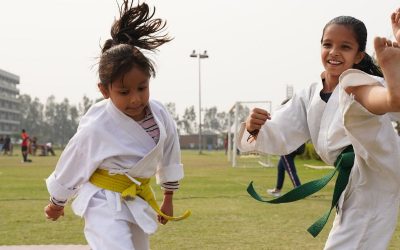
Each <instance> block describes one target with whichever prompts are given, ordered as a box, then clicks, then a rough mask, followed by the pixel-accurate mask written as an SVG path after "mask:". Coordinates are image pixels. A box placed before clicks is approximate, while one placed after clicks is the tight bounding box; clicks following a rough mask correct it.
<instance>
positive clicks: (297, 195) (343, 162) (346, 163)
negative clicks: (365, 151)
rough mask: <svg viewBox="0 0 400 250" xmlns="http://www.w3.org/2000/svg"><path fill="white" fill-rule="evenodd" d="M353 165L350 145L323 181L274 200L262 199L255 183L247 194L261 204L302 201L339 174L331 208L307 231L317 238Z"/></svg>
mask: <svg viewBox="0 0 400 250" xmlns="http://www.w3.org/2000/svg"><path fill="white" fill-rule="evenodd" d="M353 164H354V150H353V146H351V145H350V146H348V147H346V148H345V149H344V150H343V151H342V153H341V154H340V155H339V156H338V157H337V158H336V161H335V169H334V170H333V171H332V172H331V173H329V174H327V175H325V176H324V177H322V178H321V179H318V180H314V181H310V182H307V183H304V184H303V185H300V186H298V187H296V188H294V189H292V190H291V191H289V192H287V193H286V194H284V195H282V196H280V197H278V198H276V199H272V200H264V199H262V198H261V197H260V195H259V194H258V193H257V192H256V191H255V190H254V187H253V182H250V184H249V186H248V187H247V192H248V193H249V194H250V195H251V196H252V197H253V198H254V199H256V200H258V201H261V202H267V203H272V204H279V203H288V202H293V201H297V200H301V199H303V198H305V197H307V196H310V195H312V194H314V193H316V192H317V191H319V190H321V189H322V188H323V187H325V186H326V184H328V182H329V181H330V180H331V179H332V177H333V176H334V175H335V174H336V172H339V174H338V177H337V179H336V183H335V188H334V191H333V197H332V203H331V208H330V209H329V210H328V211H327V212H326V213H325V214H324V215H323V216H322V217H321V218H319V219H318V220H317V221H316V222H314V224H312V225H311V226H310V227H309V228H308V229H307V231H308V232H309V233H310V234H311V235H312V236H314V237H316V236H317V235H318V234H319V233H320V232H321V230H322V228H323V227H324V226H325V224H326V222H327V221H328V218H329V215H330V214H331V211H332V209H333V208H334V207H335V206H336V205H337V203H338V201H339V198H340V195H341V194H342V192H343V190H344V189H345V188H346V186H347V183H348V181H349V176H350V172H351V168H352V167H353Z"/></svg>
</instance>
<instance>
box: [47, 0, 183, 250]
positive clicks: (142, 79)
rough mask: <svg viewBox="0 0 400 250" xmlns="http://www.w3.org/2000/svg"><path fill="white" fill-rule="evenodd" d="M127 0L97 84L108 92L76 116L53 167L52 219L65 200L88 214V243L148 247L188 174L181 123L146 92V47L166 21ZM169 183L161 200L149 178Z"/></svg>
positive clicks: (149, 69)
mask: <svg viewBox="0 0 400 250" xmlns="http://www.w3.org/2000/svg"><path fill="white" fill-rule="evenodd" d="M131 6H132V3H129V0H125V1H124V3H123V5H122V6H121V9H120V19H119V20H116V21H115V23H114V24H113V26H112V28H111V37H112V38H111V39H108V40H107V41H106V42H105V44H104V46H103V48H102V53H101V56H100V62H99V78H100V83H99V84H98V87H99V89H100V91H101V93H102V94H103V96H104V100H103V101H100V102H98V103H96V104H95V105H93V106H92V107H91V108H90V109H89V110H88V112H87V113H86V114H85V115H84V117H83V118H82V119H81V121H80V123H79V127H78V130H77V132H76V134H75V135H74V136H73V137H72V139H71V140H70V141H69V143H68V145H67V146H66V148H65V150H64V151H63V153H62V155H61V157H60V159H59V161H58V163H57V166H56V168H55V170H54V172H53V173H52V174H51V175H50V176H49V177H48V178H47V180H46V184H47V188H48V191H49V193H50V203H49V204H48V205H47V206H46V207H45V213H46V216H47V218H48V219H52V220H57V219H58V218H59V217H60V216H62V215H63V214H64V206H65V204H66V202H67V201H68V200H69V199H70V198H71V197H73V196H75V195H77V196H76V198H75V200H74V202H73V203H72V209H73V211H74V213H75V214H77V215H79V216H82V217H83V218H84V219H85V229H84V233H85V237H86V239H87V242H88V244H89V245H90V247H91V249H94V250H98V249H104V250H106V249H108V250H111V249H112V250H119V249H121V250H122V249H149V234H151V233H154V232H155V231H156V229H157V216H158V221H159V222H160V223H162V224H165V223H167V221H168V220H179V219H183V218H186V217H187V216H188V215H189V212H188V211H187V212H186V213H185V214H184V215H183V216H181V217H172V215H173V203H172V198H173V193H174V191H175V190H177V189H178V188H179V182H178V181H179V180H180V179H182V178H183V168H182V164H181V158H180V146H179V139H178V135H177V129H176V126H175V123H174V121H173V119H172V118H171V116H170V115H169V113H168V111H167V110H166V108H165V107H164V106H163V105H162V104H161V103H159V102H157V101H155V100H149V95H150V93H149V81H150V77H151V76H154V74H155V70H154V66H153V64H152V62H151V61H150V60H149V59H148V58H147V57H146V56H145V55H144V54H143V51H145V50H148V51H153V50H155V49H156V48H158V47H159V46H160V45H162V44H164V43H166V42H169V41H170V40H171V39H170V38H169V37H168V36H167V35H163V34H161V33H160V32H162V31H163V29H164V27H165V25H166V23H165V22H164V21H162V20H161V19H154V18H153V15H154V10H150V9H149V7H148V5H147V4H145V3H142V4H138V5H136V6H135V7H133V8H132V7H131ZM152 176H156V181H157V183H158V184H160V185H161V188H162V189H163V190H164V198H163V202H162V205H161V208H159V207H158V205H157V203H156V202H155V198H154V194H153V192H152V190H151V188H150V184H149V178H151V177H152Z"/></svg>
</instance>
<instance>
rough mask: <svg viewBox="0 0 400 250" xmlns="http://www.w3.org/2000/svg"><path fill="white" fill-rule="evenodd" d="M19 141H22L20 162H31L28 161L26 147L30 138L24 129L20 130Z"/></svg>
mask: <svg viewBox="0 0 400 250" xmlns="http://www.w3.org/2000/svg"><path fill="white" fill-rule="evenodd" d="M21 139H22V142H21V152H22V162H32V160H30V159H28V147H29V142H30V138H29V135H28V133H27V132H26V131H25V129H22V132H21Z"/></svg>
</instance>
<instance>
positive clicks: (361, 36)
mask: <svg viewBox="0 0 400 250" xmlns="http://www.w3.org/2000/svg"><path fill="white" fill-rule="evenodd" d="M332 24H337V25H343V26H346V27H347V28H349V29H351V30H352V31H353V33H354V35H355V37H356V40H357V43H358V51H360V52H364V54H365V56H364V58H363V59H362V60H361V62H359V63H358V64H354V66H353V68H354V69H359V70H362V71H364V72H365V73H368V74H370V75H375V76H380V77H383V74H382V71H381V69H380V68H379V66H377V65H376V64H375V62H374V60H373V59H372V57H371V56H370V55H368V54H367V53H366V52H365V47H366V44H367V28H366V27H365V25H364V23H363V22H362V21H360V20H358V19H357V18H354V17H351V16H338V17H335V18H333V19H332V20H330V21H329V22H328V23H327V24H326V25H325V27H324V30H323V32H322V38H321V43H322V40H323V38H324V34H325V29H326V28H327V27H328V26H329V25H332Z"/></svg>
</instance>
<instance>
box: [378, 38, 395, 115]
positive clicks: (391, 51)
mask: <svg viewBox="0 0 400 250" xmlns="http://www.w3.org/2000/svg"><path fill="white" fill-rule="evenodd" d="M374 46H375V52H376V58H377V59H378V64H379V66H380V67H381V69H382V72H383V75H384V77H385V80H386V83H387V89H388V103H389V106H391V107H393V111H397V112H398V111H400V48H399V45H398V44H397V43H396V42H392V41H390V40H388V39H386V38H382V37H375V40H374Z"/></svg>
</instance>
